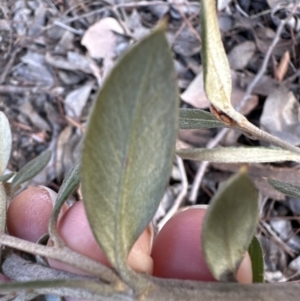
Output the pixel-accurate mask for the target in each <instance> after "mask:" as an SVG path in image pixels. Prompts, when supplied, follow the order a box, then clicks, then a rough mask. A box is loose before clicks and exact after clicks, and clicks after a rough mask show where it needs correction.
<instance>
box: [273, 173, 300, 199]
mask: <svg viewBox="0 0 300 301" xmlns="http://www.w3.org/2000/svg"><path fill="white" fill-rule="evenodd" d="M267 181H268V183H269V184H270V185H271V186H272V187H273V188H275V189H276V190H278V191H280V192H282V193H284V194H286V195H288V196H291V197H293V198H296V199H300V186H299V185H295V184H291V183H287V182H283V181H278V180H275V179H271V178H267Z"/></svg>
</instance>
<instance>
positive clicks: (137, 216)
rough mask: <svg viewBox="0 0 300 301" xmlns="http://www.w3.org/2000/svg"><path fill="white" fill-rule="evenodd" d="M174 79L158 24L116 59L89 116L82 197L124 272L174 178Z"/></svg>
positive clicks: (110, 253)
mask: <svg viewBox="0 0 300 301" xmlns="http://www.w3.org/2000/svg"><path fill="white" fill-rule="evenodd" d="M175 78H176V77H175V72H174V67H173V61H172V55H171V53H170V50H169V46H168V43H167V40H166V38H165V33H164V29H163V28H162V26H160V27H158V28H157V29H156V30H154V31H153V32H152V33H151V34H150V35H149V36H147V37H146V38H145V39H143V40H142V41H140V42H139V43H137V44H136V45H135V46H134V47H132V49H131V50H130V51H129V52H128V53H126V54H125V55H124V56H123V57H122V59H121V60H120V61H119V62H118V64H117V65H116V67H115V68H114V69H113V70H112V72H111V74H110V75H109V77H108V78H107V80H106V82H105V84H104V86H103V87H102V89H101V91H100V93H99V95H98V97H97V100H96V103H95V105H94V108H93V111H92V114H91V116H90V120H89V124H88V127H87V131H86V136H85V139H84V145H83V154H82V165H81V178H82V189H83V199H84V203H85V208H86V212H87V216H88V219H89V222H90V224H91V227H92V230H93V232H94V235H95V237H96V239H97V241H98V243H99V244H100V246H101V248H102V249H103V251H104V253H105V254H106V256H107V258H108V259H109V261H110V262H111V264H112V265H113V267H114V268H116V269H117V270H118V271H119V273H121V274H122V270H123V271H126V270H127V267H126V265H125V264H126V258H127V256H128V253H129V250H130V249H131V247H132V245H133V243H134V242H135V241H136V239H137V238H138V237H139V236H140V234H141V233H142V231H143V230H144V229H145V227H146V226H147V225H148V223H149V222H150V220H151V218H152V217H153V215H154V213H155V211H156V209H157V207H158V204H159V202H160V200H161V199H162V197H163V194H164V191H165V189H166V186H167V183H168V179H169V176H170V172H171V167H172V161H173V155H174V148H175V139H176V125H177V124H178V119H177V117H178V115H179V114H178V105H179V104H178V91H177V86H176V80H175ZM125 274H126V275H127V274H128V273H127V272H126V273H125ZM125 274H124V275H125Z"/></svg>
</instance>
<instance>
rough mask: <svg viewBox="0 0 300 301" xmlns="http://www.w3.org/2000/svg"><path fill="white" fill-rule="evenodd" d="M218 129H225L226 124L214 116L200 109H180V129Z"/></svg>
mask: <svg viewBox="0 0 300 301" xmlns="http://www.w3.org/2000/svg"><path fill="white" fill-rule="evenodd" d="M216 127H224V124H222V123H221V122H220V121H218V120H217V119H216V117H215V116H214V115H213V114H211V113H209V112H206V111H204V110H199V109H180V119H179V128H180V129H183V130H187V129H200V128H216Z"/></svg>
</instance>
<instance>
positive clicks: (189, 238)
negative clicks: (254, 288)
mask: <svg viewBox="0 0 300 301" xmlns="http://www.w3.org/2000/svg"><path fill="white" fill-rule="evenodd" d="M205 212H206V209H204V208H191V209H188V210H185V211H181V212H179V213H177V214H176V215H175V216H174V217H173V218H172V219H170V220H169V221H168V222H167V223H166V224H165V226H164V227H163V228H162V229H161V231H160V232H159V233H158V235H157V237H156V239H155V240H154V245H153V249H152V254H151V256H152V258H153V261H154V269H153V275H154V276H157V277H162V278H175V279H186V280H198V281H212V282H214V281H216V280H215V278H214V277H213V276H212V274H211V272H210V270H209V268H208V266H207V264H206V262H205V259H204V256H203V253H202V249H201V234H200V233H201V230H202V224H203V220H204V216H205ZM237 279H238V281H239V282H240V283H251V282H252V266H251V259H250V256H249V254H248V253H246V255H245V257H244V259H243V261H242V263H241V266H240V268H239V270H238V273H237Z"/></svg>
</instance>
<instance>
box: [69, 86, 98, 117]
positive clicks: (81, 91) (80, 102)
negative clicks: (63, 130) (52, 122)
mask: <svg viewBox="0 0 300 301" xmlns="http://www.w3.org/2000/svg"><path fill="white" fill-rule="evenodd" d="M93 86H94V83H92V82H90V83H87V84H85V85H84V86H81V87H79V88H77V89H75V90H73V91H71V92H70V93H69V94H68V95H67V96H66V99H65V111H66V113H67V115H68V116H69V117H71V118H75V119H78V118H80V117H81V113H82V110H83V108H84V107H85V105H86V103H87V100H88V98H89V96H90V94H91V91H92V89H93Z"/></svg>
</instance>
